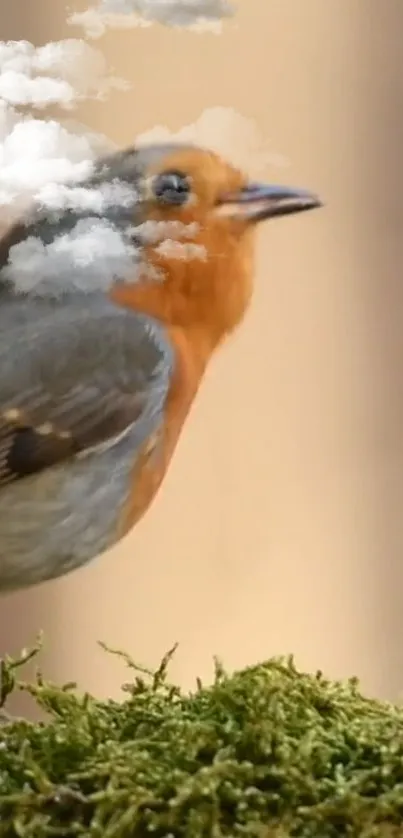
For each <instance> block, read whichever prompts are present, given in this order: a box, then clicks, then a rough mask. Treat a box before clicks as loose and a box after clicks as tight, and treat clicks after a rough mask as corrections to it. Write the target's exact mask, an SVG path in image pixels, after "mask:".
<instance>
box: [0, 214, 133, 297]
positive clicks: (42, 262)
mask: <svg viewBox="0 0 403 838" xmlns="http://www.w3.org/2000/svg"><path fill="white" fill-rule="evenodd" d="M138 258H139V252H138V250H136V248H135V247H134V246H133V245H132V244H131V243H130V240H129V239H128V237H127V236H126V235H125V234H123V233H122V232H121V231H120V230H117V229H116V228H115V227H114V226H113V225H112V224H110V223H108V222H107V221H105V220H104V219H101V218H85V219H81V220H80V221H78V223H77V224H76V226H75V227H74V229H73V230H72V231H70V232H69V233H68V234H65V235H60V236H58V237H57V238H56V239H55V240H54V241H53V242H51V243H50V244H48V245H44V244H43V242H42V241H41V239H39V238H36V237H34V236H30V237H29V238H28V239H26V240H25V241H23V242H21V243H20V244H17V245H14V247H12V248H11V250H10V264H9V265H7V267H6V268H4V269H3V272H4V275H5V276H6V277H7V279H9V280H10V281H11V282H12V283H13V285H14V287H15V289H16V290H17V291H19V292H30V291H31V292H32V291H34V292H35V294H37V295H39V296H41V295H52V296H58V295H59V294H60V293H62V292H63V291H66V289H69V288H73V289H74V290H79V291H82V292H86V293H88V292H89V291H94V290H104V291H105V290H107V289H108V288H110V286H111V282H112V279H113V278H114V277H116V278H120V279H125V280H132V281H133V279H136V278H137V273H136V268H137V264H138Z"/></svg>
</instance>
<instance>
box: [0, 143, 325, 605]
mask: <svg viewBox="0 0 403 838" xmlns="http://www.w3.org/2000/svg"><path fill="white" fill-rule="evenodd" d="M111 183H114V184H116V183H118V184H124V185H126V186H127V187H128V188H131V189H135V192H136V196H137V197H136V200H135V201H134V202H133V204H132V205H131V206H128V205H127V203H126V204H125V205H123V203H122V206H119V205H117V206H116V205H115V206H113V207H111V208H110V209H105V210H104V211H100V213H99V214H100V215H101V216H102V212H103V217H104V218H107V219H108V220H109V221H110V222H111V223H113V224H114V225H115V227H116V228H119V229H121V230H122V231H123V232H124V234H125V235H126V236H129V237H130V236H131V237H132V240H133V242H134V243H135V244H136V246H137V247H138V251H137V252H138V253H139V254H140V256H139V260H137V262H136V265H135V264H134V262H133V277H134V278H133V279H131V277H130V276H126V277H125V278H123V279H122V278H119V277H115V276H113V277H112V279H111V282H110V284H109V286H108V287H107V288H106V289H105V288H104V287H101V285H102V283H100V284H99V287H98V286H97V283H96V282H95V283H94V287H93V288H92V287H89V288H85V289H84V290H83V289H82V288H81V287H80V284H79V283H75V274H74V269H72V271H71V277H70V279H71V282H67V283H66V284H65V286H63V285H61V286H60V287H59V286H58V291H57V293H52V278H51V279H50V281H48V283H46V282H45V281H43V282H42V281H41V276H40V275H39V276H37V277H36V279H37V284H35V283H34V284H33V286H32V287H25V286H24V284H23V283H22V284H21V283H20V284H19V276H18V270H14V272H13V271H12V270H11V267H12V264H13V258H12V257H13V254H15V252H16V251H15V248H16V247H17V246H19V245H21V244H24V242H25V243H26V242H27V241H28V240H29V239H32V237H33V238H34V239H35V238H36V239H39V240H40V242H42V243H43V244H44V246H45V245H48V244H49V243H51V242H55V241H56V240H57V238H58V236H60V235H62V234H64V233H65V232H66V231H69V230H70V231H71V230H72V229H74V227H75V225H77V224H78V223H79V221H82V220H83V218H84V220H85V218H88V217H89V216H91V212H92V211H90V210H83V209H81V210H80V209H78V208H75V209H71V207H70V208H66V209H63V210H61V211H60V212H59V213H58V214H53V215H51V214H50V213H47V212H46V211H45V210H44V209H43V207H42V208H41V207H39V206H36V207H35V206H34V207H33V208H31V209H30V210H29V212H28V211H27V212H26V213H25V215H24V216H23V217H22V218H21V219H19V220H18V221H17V222H15V223H14V224H13V225H12V226H11V227H10V229H9V230H7V231H6V233H5V234H4V235H3V238H2V239H1V240H0V593H2V594H4V593H6V592H9V591H13V590H17V589H22V588H28V587H30V586H32V585H38V584H41V583H44V582H46V581H49V580H51V579H55V578H58V577H62V576H64V575H65V574H67V573H70V572H72V571H74V570H77V569H78V568H80V567H82V566H84V565H86V564H87V563H88V562H90V561H92V560H93V559H95V558H96V557H97V556H99V555H101V554H103V553H104V552H105V551H106V550H108V549H109V548H111V547H112V546H113V545H116V544H117V543H118V542H119V541H120V540H121V539H122V538H123V537H125V536H126V535H127V534H128V533H129V532H130V531H131V530H132V529H133V528H134V526H135V525H136V524H137V523H138V522H139V521H140V520H141V519H142V517H143V515H144V514H145V512H146V511H147V510H148V509H149V507H150V505H151V504H152V502H153V501H154V499H155V497H156V496H157V494H158V492H159V489H160V486H161V484H162V482H163V480H164V476H165V475H166V473H167V470H168V468H169V465H170V463H171V461H172V457H173V454H174V452H175V449H176V446H177V443H178V440H179V437H180V434H181V430H182V428H183V425H184V423H185V421H186V418H187V416H188V414H189V411H190V409H191V407H192V404H193V402H194V399H195V397H196V395H197V393H198V391H199V387H200V385H201V382H202V380H203V377H204V374H205V371H206V369H207V367H208V365H209V363H210V361H211V359H212V357H213V356H214V354H215V352H216V350H217V349H218V348H219V347H220V346H221V345H222V344H223V342H224V341H225V340H226V339H227V338H229V337H230V336H231V335H232V333H234V332H235V331H236V329H237V328H238V326H239V325H240V324H241V322H242V321H243V319H244V316H245V314H246V312H247V310H248V308H249V304H250V301H251V297H252V292H253V284H254V270H255V250H256V231H257V229H258V227H259V225H260V223H261V222H263V221H265V220H268V219H272V218H275V217H280V216H283V215H290V214H294V213H298V212H303V211H305V210H310V209H314V208H317V207H320V206H322V201H321V200H320V199H319V197H318V196H317V195H316V194H315V193H313V192H310V191H307V190H303V189H297V188H291V187H283V186H280V185H277V184H263V183H255V182H252V181H250V179H249V178H248V176H247V175H246V174H245V173H244V172H243V171H241V170H240V169H238V168H237V167H235V166H234V165H232V164H231V163H230V162H228V161H227V160H226V159H224V158H223V157H222V156H221V155H219V154H217V153H216V152H215V151H212V150H211V149H208V148H204V147H199V146H197V145H193V144H191V143H179V142H174V141H172V142H165V143H160V144H158V143H156V144H153V145H144V146H141V145H140V146H135V145H133V146H130V147H128V148H124V149H122V150H119V151H114V152H113V153H111V154H109V155H106V156H104V157H102V158H100V159H99V160H98V161H97V163H96V166H95V169H94V172H93V173H92V175H91V176H89V177H88V183H87V186H88V187H89V188H98V187H99V185H100V184H111ZM149 222H153V223H154V222H156V227H155V229H158V224H159V225H161V224H162V226H163V225H164V224H165V225H168V226H169V225H171V226H172V225H175V224H179V225H180V228H179V229H180V230H186V231H187V236H188V238H187V240H186V242H182V244H183V243H184V245H185V248H186V247H188V246H191V247H193V248H196V249H198V250H197V256H195V257H193V258H192V256H190V257H189V258H178V256H177V254H175V253H174V252H173V249H172V243H174V244H175V242H174V241H173V239H171V240H168V242H165V246H160V245H161V242H160V243H159V246H156V244H155V241H153V240H152V237H151V239H150V237H149V238H148V239H147V237H145V238H144V240H143V241H142V240H141V235H139V234H138V232H137V233H136V231H141V230H142V229H143V230H144V228H145V227H146V226H147V224H149ZM189 231H190V232H189ZM122 234H123V233H122ZM179 240H181V234H179ZM176 243H178V242H176ZM179 243H180V241H179ZM162 244H164V243H162ZM167 245H171V246H167ZM10 266H11V267H10ZM39 274H40V271H39ZM48 279H49V278H48ZM56 279H57V277H55V281H56ZM178 517H179V513H178Z"/></svg>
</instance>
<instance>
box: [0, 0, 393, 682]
mask: <svg viewBox="0 0 403 838" xmlns="http://www.w3.org/2000/svg"><path fill="white" fill-rule="evenodd" d="M64 6H65V4H64V2H61V0H60V2H59V0H35V2H34V3H31V4H30V5H29V9H32V12H31V13H30V12H28V13H27V3H26V0H13V3H11V4H7V15H8V19H7V21H5V20H2V37H12V38H15V39H19V38H29V39H32V40H34V41H35V42H36V43H42V42H44V41H46V40H48V39H50V38H55V39H59V38H61V37H64V36H65V35H66V31H67V30H66V27H65V26H64V25H63V17H64V15H65V11H64ZM10 13H11V17H10V16H9V15H10ZM3 14H4V12H3ZM30 14H31V15H32V17H31V18H30ZM402 24H403V8H402V4H401V0H384V2H383V3H382V4H380V3H379V2H378V0H326V2H323V0H304V2H298V0H270V2H263V0H239V14H238V18H237V25H236V27H229V28H228V29H226V31H225V33H224V34H223V35H222V36H220V37H214V36H207V35H206V36H198V35H191V34H189V33H187V34H186V33H178V32H174V31H172V30H163V29H160V28H153V29H150V30H143V31H139V30H137V31H131V32H122V33H118V34H116V33H114V34H113V35H108V36H107V37H106V38H104V39H103V40H102V41H101V42H99V43H98V44H97V46H100V45H101V46H102V49H103V50H104V51H105V54H106V56H107V58H108V60H109V61H110V62H111V64H112V65H113V66H114V69H115V71H116V73H117V74H120V75H124V76H126V77H127V78H129V79H130V80H131V81H132V83H133V89H132V91H131V92H130V93H129V94H116V95H115V96H114V97H112V99H111V101H110V102H107V103H103V104H97V105H94V106H92V107H91V108H86V109H85V110H84V111H83V113H82V117H83V118H84V119H85V121H86V122H87V123H88V124H90V125H91V126H93V127H96V128H97V129H100V130H102V131H104V132H106V133H107V134H109V136H111V138H112V139H114V140H115V141H117V142H119V143H121V144H125V143H128V142H131V141H132V139H133V137H134V136H135V135H136V134H137V133H138V132H142V131H145V130H148V129H150V128H152V127H153V126H154V125H155V124H157V123H159V124H162V125H167V126H168V127H169V128H170V129H172V130H177V129H178V128H180V127H181V125H183V124H184V123H189V122H193V121H194V120H196V119H197V118H198V117H199V115H200V113H201V112H202V111H203V110H204V109H205V108H209V107H212V106H215V105H224V106H230V107H233V108H235V109H236V110H237V111H239V112H241V113H242V114H243V115H244V116H245V117H251V118H253V119H255V120H256V123H257V125H258V128H259V131H260V132H261V134H262V136H263V137H265V138H266V141H267V144H268V147H269V148H270V149H272V150H273V151H276V152H278V153H280V154H282V155H284V157H285V158H287V159H288V160H289V161H290V165H289V166H288V167H287V168H272V169H270V167H266V171H265V176H266V177H269V178H270V177H271V178H273V179H276V180H280V179H283V180H284V179H285V181H286V182H288V183H290V184H294V183H295V184H296V185H301V186H307V187H311V188H313V189H315V190H318V191H319V192H320V193H321V194H322V195H323V197H324V198H325V200H326V202H327V206H326V209H324V210H323V211H321V212H317V213H313V214H307V215H306V216H300V217H295V218H293V219H284V220H282V221H278V222H277V223H273V224H271V225H268V226H267V227H266V228H265V229H264V230H262V233H261V236H260V242H259V267H258V274H257V277H256V295H255V299H254V304H253V309H252V311H251V312H250V314H249V317H248V320H247V323H246V324H245V327H244V328H243V329H242V331H241V332H239V334H238V335H237V336H236V337H235V339H234V340H233V342H232V343H231V344H230V345H228V346H227V347H225V349H224V351H223V352H222V353H221V355H220V356H219V357H217V359H216V361H215V363H214V364H213V366H212V367H211V370H210V372H209V375H208V377H207V379H206V381H205V384H204V387H203V389H202V392H201V394H200V397H199V398H198V401H197V404H196V405H195V408H194V411H193V413H192V415H191V417H190V419H189V421H188V424H187V426H186V429H185V432H184V434H183V437H182V439H181V443H180V445H179V448H178V451H177V454H176V456H175V460H174V463H173V465H172V467H171V470H170V473H169V475H168V478H167V480H166V482H165V485H164V487H163V490H162V492H161V494H160V496H159V498H158V500H157V501H156V503H155V505H154V506H153V508H152V509H151V510H150V512H149V514H148V515H147V517H146V518H145V519H144V521H143V522H142V523H141V525H140V526H139V527H138V529H137V530H136V531H135V533H133V535H132V536H131V537H129V538H128V539H127V541H126V542H125V544H124V546H123V547H121V548H120V549H119V550H116V551H114V552H113V553H112V554H109V555H108V556H105V557H103V558H102V559H101V560H98V561H97V562H95V563H94V564H93V565H92V566H90V567H88V568H87V569H85V570H83V571H81V572H78V573H76V574H74V575H72V576H71V577H69V578H67V579H64V580H61V581H59V582H55V583H52V584H48V585H45V586H43V587H42V588H41V589H36V590H33V591H30V592H29V593H24V594H19V595H13V596H10V597H6V598H3V599H2V600H1V603H0V641H1V643H0V645H1V648H2V649H3V650H5V649H7V650H8V651H13V650H18V648H19V647H20V646H21V645H24V644H26V643H29V642H30V641H31V640H32V639H33V637H34V636H35V634H36V631H37V629H38V628H39V627H41V628H43V629H44V630H45V633H46V637H47V640H46V652H45V653H44V656H43V659H42V662H43V667H44V669H45V671H46V673H47V674H51V675H52V676H54V677H56V678H57V679H65V680H70V679H74V678H77V679H78V680H79V682H80V684H81V685H82V686H83V687H86V688H90V689H91V690H94V691H96V692H97V693H99V694H101V695H107V694H110V695H112V694H113V695H118V694H119V683H120V682H121V680H123V679H124V678H125V677H126V673H125V672H124V671H123V670H122V668H121V666H120V664H118V663H117V662H116V660H114V659H110V658H109V657H108V656H106V655H105V654H104V653H102V652H101V651H100V650H99V649H98V648H97V646H96V640H97V639H99V638H100V639H104V640H106V641H108V643H109V644H110V645H115V646H120V647H124V648H125V649H127V650H128V651H130V652H132V653H133V654H134V655H135V656H137V657H138V658H139V659H141V660H142V661H144V662H146V663H149V664H156V663H157V662H158V661H159V659H160V657H161V655H162V654H163V653H164V652H165V651H166V649H167V648H168V647H169V646H170V645H172V643H173V642H174V641H176V640H177V641H179V642H180V648H179V651H178V653H177V656H176V659H175V662H174V665H173V674H174V675H175V677H177V678H179V679H180V681H181V682H182V683H183V684H185V685H191V684H192V683H193V682H194V678H195V676H196V675H197V674H199V675H201V676H203V677H205V678H208V677H210V674H211V660H212V655H213V654H214V653H217V654H219V655H220V656H221V657H222V658H223V659H224V660H225V662H226V664H227V665H228V667H230V668H231V667H238V666H242V665H244V664H247V663H252V662H255V661H257V660H258V659H261V658H264V657H267V656H270V655H272V654H278V653H288V652H290V651H293V652H294V653H295V654H296V657H297V661H298V663H299V664H300V665H301V666H303V667H308V668H317V667H321V668H322V669H324V670H325V671H327V673H329V674H330V675H334V676H345V675H350V674H358V675H359V676H360V677H361V679H362V681H363V684H364V686H365V688H366V689H367V690H368V691H370V692H372V693H376V694H379V695H384V696H392V697H396V696H397V695H398V694H400V693H401V691H402V688H403V660H402V658H403V651H402V644H401V640H400V635H401V630H402V623H403V615H402V613H401V612H402V602H403V550H402V548H403V433H402V420H403V402H402V387H403V369H402V368H403V346H402V344H403V328H402V324H403V288H402V284H403V276H402V271H401V266H402V260H403V236H402V225H403V210H402V208H403V164H402V154H403V152H402V148H403V144H402V139H403V117H402V115H401V113H402V101H403V50H402V48H401V32H402ZM69 34H70V35H71V33H69Z"/></svg>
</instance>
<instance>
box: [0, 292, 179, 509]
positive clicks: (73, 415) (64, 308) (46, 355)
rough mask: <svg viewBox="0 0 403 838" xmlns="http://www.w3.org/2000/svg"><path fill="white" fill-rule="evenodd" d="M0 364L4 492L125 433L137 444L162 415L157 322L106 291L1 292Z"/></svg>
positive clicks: (165, 359) (164, 370)
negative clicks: (57, 295) (51, 296)
mask: <svg viewBox="0 0 403 838" xmlns="http://www.w3.org/2000/svg"><path fill="white" fill-rule="evenodd" d="M0 364H1V387H0V494H1V492H3V491H4V490H5V488H6V485H7V484H9V483H10V482H13V481H16V480H21V479H23V478H25V477H27V476H28V475H32V474H35V473H38V472H40V471H43V470H44V469H47V468H49V467H51V466H53V465H56V464H58V463H61V462H62V461H63V460H66V459H68V458H71V457H76V456H77V455H85V454H86V453H88V452H89V451H91V450H93V449H94V448H95V447H97V446H105V445H113V444H114V441H115V440H117V439H119V438H120V437H121V435H122V434H124V433H125V432H127V431H128V430H129V429H131V430H132V431H133V430H135V431H136V433H135V439H136V441H137V440H138V446H139V447H140V446H141V445H142V444H143V443H144V442H145V440H147V438H148V436H149V435H150V434H152V433H153V431H154V430H155V427H156V425H158V422H159V420H160V419H161V416H162V414H163V409H164V404H165V401H166V397H167V393H168V389H169V382H170V375H171V372H172V368H173V354H172V349H171V346H170V344H169V342H168V339H167V338H166V336H165V334H164V331H163V329H162V327H161V326H160V325H159V324H158V323H156V322H155V321H153V320H152V319H151V318H149V317H147V316H145V315H141V314H137V313H136V312H133V311H128V310H125V309H123V308H119V307H118V306H116V305H114V304H113V303H112V302H110V301H108V300H107V299H106V298H105V297H104V296H102V295H98V294H91V295H86V296H83V297H82V296H81V295H74V296H72V297H71V298H70V299H66V298H64V299H63V303H60V304H58V303H57V302H55V301H52V300H43V299H35V300H33V299H32V298H30V299H27V298H25V297H21V298H18V296H16V295H12V294H7V293H5V294H4V295H3V296H1V295H0ZM133 454H135V452H133Z"/></svg>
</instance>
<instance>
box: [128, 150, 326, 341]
mask: <svg viewBox="0 0 403 838" xmlns="http://www.w3.org/2000/svg"><path fill="white" fill-rule="evenodd" d="M133 154H134V155H135V165H136V177H137V184H138V190H139V195H140V201H139V204H138V206H137V209H136V215H137V217H136V223H139V222H140V224H141V223H142V222H144V221H145V222H150V221H157V222H162V224H161V225H160V229H161V236H162V238H163V240H162V241H159V242H154V243H152V244H151V245H150V244H148V245H146V247H145V256H146V264H147V266H151V267H152V268H153V270H154V269H155V271H156V273H157V275H159V276H160V278H161V281H160V282H158V281H157V282H156V281H155V279H154V278H153V271H152V272H151V276H150V278H147V271H146V272H145V278H144V282H143V283H141V288H136V287H135V286H125V287H124V288H120V289H119V291H118V293H119V295H120V297H121V299H123V298H125V300H126V301H127V304H128V305H130V303H131V301H132V302H133V304H134V303H135V302H136V304H138V301H139V299H140V298H141V299H142V300H144V304H145V305H148V306H151V308H152V307H153V305H155V306H156V313H157V314H158V316H160V317H163V318H164V319H165V320H166V321H168V322H169V323H172V324H174V325H185V326H186V325H189V326H199V327H200V328H206V329H208V330H209V332H210V335H211V337H212V338H213V340H214V341H215V342H217V343H218V342H220V341H221V339H222V338H224V337H225V336H226V335H227V334H228V333H229V332H231V331H232V330H233V329H234V328H235V327H236V326H237V325H238V323H239V322H240V321H241V320H242V318H243V315H244V313H245V311H246V309H247V307H248V303H249V300H250V297H251V293H252V284H253V272H254V243H255V242H254V240H255V232H256V229H257V227H258V225H259V223H260V222H262V221H265V220H268V219H269V218H274V217H277V216H281V215H287V214H291V213H296V212H302V211H303V210H308V209H312V208H314V207H319V206H320V205H321V203H320V201H319V199H318V197H317V196H316V195H314V194H312V193H310V192H307V191H304V190H300V189H293V188H288V187H283V186H274V185H268V184H260V183H252V182H250V181H249V180H248V178H247V177H246V175H245V174H244V173H243V172H241V171H239V170H238V169H236V168H234V167H233V166H232V165H230V164H229V163H227V162H226V161H225V160H223V159H222V158H221V157H220V156H218V155H217V154H215V153H213V152H212V151H208V150H205V149H201V148H198V147H195V146H190V145H180V144H172V145H160V146H152V147H150V146H149V147H145V148H143V149H139V150H137V151H135V152H133ZM166 222H168V224H167V225H166V226H165V224H166ZM177 222H180V225H178V227H177V229H175V227H176V225H177ZM170 225H172V228H171V229H172V232H170ZM181 225H183V227H181ZM145 226H146V227H147V224H146V225H145ZM140 229H141V227H140ZM157 231H158V225H157ZM172 233H173V235H172ZM171 235H172V238H171ZM167 238H168V240H167Z"/></svg>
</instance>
